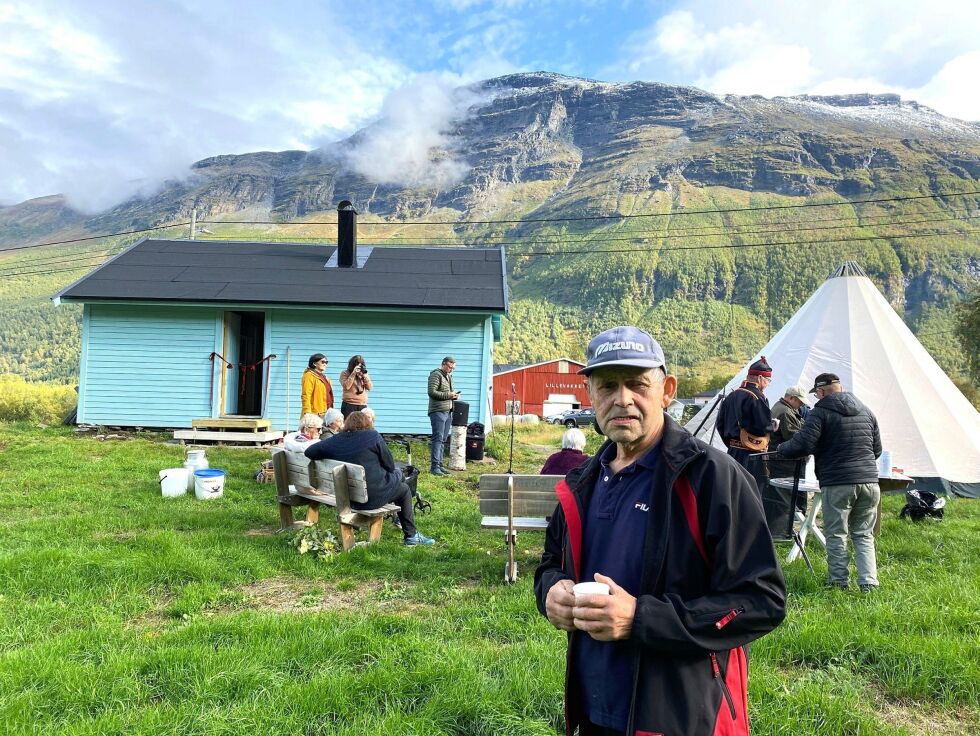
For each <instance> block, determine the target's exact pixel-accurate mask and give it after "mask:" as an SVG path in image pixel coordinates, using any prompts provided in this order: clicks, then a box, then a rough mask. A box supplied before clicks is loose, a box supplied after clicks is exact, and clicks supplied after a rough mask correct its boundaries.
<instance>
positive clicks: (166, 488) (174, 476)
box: [160, 468, 188, 498]
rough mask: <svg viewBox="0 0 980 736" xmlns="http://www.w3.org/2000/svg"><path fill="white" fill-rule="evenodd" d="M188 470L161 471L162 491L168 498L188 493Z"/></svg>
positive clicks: (169, 469) (171, 469)
mask: <svg viewBox="0 0 980 736" xmlns="http://www.w3.org/2000/svg"><path fill="white" fill-rule="evenodd" d="M187 475H188V473H187V468H167V469H166V470H161V471H160V490H161V491H162V492H163V495H164V496H166V497H167V498H173V497H174V496H183V495H184V494H185V493H187Z"/></svg>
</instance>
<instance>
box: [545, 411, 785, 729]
mask: <svg viewBox="0 0 980 736" xmlns="http://www.w3.org/2000/svg"><path fill="white" fill-rule="evenodd" d="M661 447H662V460H663V461H662V462H660V463H658V464H657V469H656V471H655V474H654V479H653V488H652V491H651V496H650V497H651V509H650V513H649V514H648V519H649V526H648V527H647V535H646V543H645V547H644V549H643V559H644V564H643V584H642V587H643V590H644V591H645V592H644V593H643V594H642V595H640V596H639V597H638V598H637V605H636V614H635V617H634V619H633V629H632V634H631V636H630V643H631V644H632V646H633V650H634V653H635V669H634V673H635V674H634V678H633V682H632V683H626V686H627V687H631V690H629V691H627V692H626V693H625V694H624V697H629V698H630V703H631V705H630V713H631V715H630V723H631V729H632V732H634V733H638V732H642V731H649V732H653V733H665V734H675V735H678V736H679V735H681V734H692V735H694V734H696V735H697V736H704V735H705V734H714V733H726V734H728V733H733V734H742V733H746V734H747V733H748V722H747V713H746V707H747V696H746V687H747V659H746V655H745V650H744V646H745V645H746V644H748V643H749V642H750V641H752V640H754V639H757V638H759V637H760V636H762V635H763V634H765V633H767V632H769V631H771V630H772V629H774V628H775V627H776V626H778V625H779V623H780V622H781V621H782V620H783V617H784V616H785V604H786V587H785V583H784V582H783V575H782V572H781V571H780V569H779V564H778V563H777V561H776V553H775V550H774V549H773V545H772V538H771V537H770V535H769V529H768V527H767V526H766V520H765V515H764V514H763V511H762V503H761V501H760V500H759V494H758V491H757V490H756V485H755V482H754V481H753V480H752V478H751V477H750V476H749V475H748V473H746V472H745V469H744V468H742V467H741V466H740V465H739V464H738V463H736V462H735V461H734V460H732V459H731V458H730V457H728V456H727V455H726V454H724V453H722V452H719V451H718V450H715V449H714V448H710V447H708V446H707V445H705V444H704V443H703V442H701V441H699V440H696V439H694V438H693V437H692V436H691V435H690V434H688V433H687V432H686V431H685V430H684V429H682V428H681V427H680V426H679V425H678V424H677V423H676V422H674V421H673V420H672V419H670V418H669V417H667V416H666V415H665V427H664V435H663V439H662V443H661ZM601 454H602V450H601V449H600V450H599V451H598V452H597V453H596V454H595V456H594V457H593V458H592V459H591V460H590V461H589V462H588V463H587V464H586V465H584V466H581V467H579V468H576V469H575V470H573V471H571V472H570V473H569V474H568V475H567V476H566V478H565V480H564V481H563V482H561V483H559V486H558V488H557V489H556V490H557V491H558V494H559V501H560V503H559V506H558V508H557V509H556V511H555V513H554V515H553V516H552V517H551V521H550V522H549V524H548V532H547V536H546V538H545V549H544V554H543V556H542V558H541V564H540V565H539V566H538V569H537V571H536V572H535V576H534V592H535V596H536V598H537V604H538V610H539V611H541V613H542V614H544V613H545V600H546V599H547V596H548V591H549V590H550V589H551V587H552V586H553V585H555V583H557V582H558V581H559V580H563V579H570V580H573V581H578V575H579V573H578V560H579V559H580V556H581V545H582V540H583V539H584V531H583V529H582V523H583V521H584V519H585V518H586V510H587V509H588V505H589V501H590V499H591V496H592V491H593V488H594V486H595V480H596V477H597V476H598V473H599V469H600V464H599V456H600V455H601ZM578 636H587V634H581V633H578V632H573V633H571V634H569V637H568V653H567V659H566V674H565V721H566V730H567V732H568V733H572V732H573V731H574V729H575V727H576V726H577V725H578V724H579V723H580V722H581V719H582V713H581V705H580V702H581V698H580V697H579V695H578V693H577V692H575V691H573V689H574V687H575V685H574V683H575V682H576V678H574V677H572V673H570V672H569V671H568V670H569V669H570V668H571V666H572V662H574V659H573V655H572V652H573V649H574V647H575V642H576V637H578Z"/></svg>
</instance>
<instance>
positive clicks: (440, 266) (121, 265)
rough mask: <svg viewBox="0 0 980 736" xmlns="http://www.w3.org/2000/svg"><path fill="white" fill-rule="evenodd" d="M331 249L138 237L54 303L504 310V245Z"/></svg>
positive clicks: (69, 288)
mask: <svg viewBox="0 0 980 736" xmlns="http://www.w3.org/2000/svg"><path fill="white" fill-rule="evenodd" d="M336 250H337V246H336V245H312V244H307V243H255V242H215V241H206V240H142V241H140V242H139V243H137V244H136V245H134V246H133V247H132V248H130V249H129V250H127V251H126V252H124V253H121V254H120V255H118V256H116V257H115V258H113V259H112V260H110V261H108V262H106V263H104V264H103V265H102V266H100V267H99V268H97V269H96V270H94V271H92V273H90V274H88V275H87V276H85V277H84V278H82V279H81V280H80V281H77V282H76V283H74V284H72V285H71V286H69V287H68V288H66V289H65V290H64V291H62V292H61V293H59V294H58V297H60V298H62V299H66V300H74V301H82V302H84V301H93V300H97V299H98V300H101V299H112V300H139V301H167V302H174V301H194V302H235V303H241V302H247V303H263V304H307V305H320V306H365V307H368V306H376V307H423V308H424V307H429V308H433V309H473V310H485V311H505V310H506V309H507V286H506V281H505V278H506V275H505V269H506V265H505V262H504V253H503V249H501V248H443V247H434V246H433V247H417V248H405V247H398V246H387V247H386V246H374V247H373V248H370V249H369V248H366V247H364V246H360V247H359V249H358V255H359V256H360V258H359V261H360V260H363V267H361V268H337V267H336V266H335V265H334V266H331V267H329V268H324V266H325V264H326V263H327V262H328V260H330V258H331V256H333V255H334V254H335V253H336ZM368 250H370V253H369V254H368V257H367V258H366V259H364V255H365V254H366V251H368ZM334 263H336V258H335V259H334Z"/></svg>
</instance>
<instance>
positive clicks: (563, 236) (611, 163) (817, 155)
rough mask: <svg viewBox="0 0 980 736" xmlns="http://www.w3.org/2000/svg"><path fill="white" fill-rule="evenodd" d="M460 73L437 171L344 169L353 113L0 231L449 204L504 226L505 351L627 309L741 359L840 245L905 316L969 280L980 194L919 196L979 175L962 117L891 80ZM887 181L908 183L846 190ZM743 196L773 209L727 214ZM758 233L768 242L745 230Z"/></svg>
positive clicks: (976, 273) (439, 215) (50, 201)
mask: <svg viewBox="0 0 980 736" xmlns="http://www.w3.org/2000/svg"><path fill="white" fill-rule="evenodd" d="M465 92H466V95H467V99H469V100H476V101H475V102H473V103H472V104H470V105H469V107H468V108H467V109H466V110H465V111H461V113H460V115H459V116H458V117H457V119H455V120H451V121H448V122H446V123H445V125H444V136H443V141H444V145H443V146H441V147H440V148H438V149H437V150H432V151H431V152H430V155H431V157H432V158H433V160H437V161H438V160H451V161H452V162H454V164H455V170H458V171H459V175H458V176H457V177H455V178H454V179H452V180H451V181H449V182H448V183H447V182H443V183H442V184H439V185H436V184H417V183H416V184H405V183H392V182H387V183H385V182H378V181H372V180H370V179H369V178H367V177H366V176H364V175H363V174H361V173H359V172H358V171H357V169H356V167H355V166H354V165H352V163H351V157H350V155H349V153H350V151H352V150H355V149H357V147H358V146H360V145H361V144H362V143H363V141H364V140H365V139H366V138H367V137H370V136H371V135H374V134H375V133H376V131H375V130H374V129H373V128H368V129H365V130H363V131H360V132H358V133H357V134H355V135H354V136H352V137H351V138H349V139H347V140H345V141H340V142H338V143H336V144H332V145H330V146H328V147H325V148H323V149H320V150H317V151H310V152H302V151H285V152H280V153H270V152H262V153H251V154H244V155H235V156H231V155H229V156H216V157H214V158H209V159H205V160H203V161H199V162H197V163H196V164H194V165H193V167H192V168H191V170H190V172H189V174H188V176H187V177H186V178H184V179H183V180H181V181H179V182H171V183H168V184H167V185H166V186H164V187H163V188H162V189H160V190H159V191H158V192H157V193H156V194H155V195H153V196H151V197H149V198H145V199H133V200H130V201H128V202H124V203H122V204H120V205H119V206H117V207H114V208H113V209H111V210H109V211H107V212H103V213H100V214H98V215H96V216H94V217H83V216H81V215H79V214H78V213H75V212H72V211H71V210H69V209H68V208H66V206H65V204H64V202H63V201H61V200H60V199H58V198H45V200H33V201H32V202H30V203H24V204H21V205H17V206H16V207H8V208H0V248H2V247H3V245H4V244H6V245H8V246H9V245H11V244H14V243H16V242H18V241H19V242H23V241H24V239H25V238H31V239H34V240H38V239H42V238H50V237H51V236H53V235H55V234H58V233H63V232H67V231H69V230H71V231H73V232H74V231H79V230H84V231H89V232H96V233H103V232H114V231H122V230H130V229H137V228H142V227H151V226H156V225H160V224H166V223H168V222H181V221H186V220H189V219H190V216H191V212H192V211H193V210H195V209H196V211H197V217H198V219H199V220H222V219H225V220H273V221H277V222H282V221H296V220H303V219H307V220H324V219H331V218H332V214H331V213H332V212H333V211H335V209H336V205H337V203H338V202H339V201H340V200H344V199H349V200H351V201H352V202H353V203H354V205H355V207H356V208H357V209H358V211H359V212H360V213H361V217H362V222H367V221H369V220H374V221H377V220H381V221H384V222H386V223H389V224H391V225H392V228H394V227H396V226H397V225H399V224H403V223H405V222H411V221H413V220H424V221H426V222H443V223H447V225H446V226H445V227H444V228H443V229H442V230H440V231H438V234H437V235H435V236H434V237H438V238H445V239H446V240H442V241H435V240H434V241H433V242H451V241H452V240H453V239H455V242H461V243H472V244H480V245H485V244H490V243H494V242H503V243H508V244H510V245H508V246H507V247H508V262H509V263H510V265H511V266H512V287H513V294H514V297H515V302H514V305H515V314H516V315H517V316H518V317H519V318H520V319H522V320H524V322H523V323H522V324H527V321H526V320H527V319H532V318H533V320H537V321H536V322H535V325H536V327H535V329H536V330H537V333H536V334H537V337H536V338H535V339H534V340H533V341H532V343H533V344H531V343H528V342H527V340H526V339H525V338H521V337H518V336H517V335H516V333H512V334H510V336H509V337H508V338H507V339H505V343H504V345H503V346H502V348H501V352H502V355H501V356H499V357H501V358H502V359H504V360H515V361H519V360H534V359H538V358H540V357H548V356H550V355H556V354H560V353H562V352H566V353H571V354H576V353H577V354H581V350H582V338H581V336H580V333H581V332H582V331H587V330H590V329H592V328H593V327H595V326H599V325H603V324H609V323H610V322H612V321H614V320H627V319H628V320H632V321H634V322H638V323H642V324H648V325H651V326H656V327H658V329H659V331H660V332H661V333H664V327H663V325H664V323H665V321H670V322H671V324H673V320H681V321H683V327H682V328H681V327H679V328H677V329H676V330H675V329H674V328H673V327H671V328H670V329H667V330H666V334H667V337H666V338H665V340H666V342H667V343H668V344H669V347H670V348H672V349H673V350H674V351H676V353H677V355H678V358H677V362H679V363H681V364H685V363H687V364H691V365H701V364H703V363H705V362H710V361H712V360H714V359H722V360H728V361H737V360H741V359H742V357H743V356H745V355H747V354H749V353H751V352H752V351H753V350H754V349H756V348H757V347H758V345H761V344H763V343H764V342H765V337H766V334H765V333H766V332H767V331H771V330H773V329H778V327H779V326H780V325H781V324H782V322H783V321H785V320H786V319H787V318H788V317H789V315H791V314H792V312H793V311H795V309H796V308H797V307H798V306H799V305H800V304H801V303H802V301H803V300H805V299H806V298H807V297H808V296H809V294H810V293H812V291H813V290H814V289H815V288H816V287H817V286H818V285H819V283H820V282H821V281H822V280H823V278H825V277H826V275H827V274H828V273H829V272H830V271H832V270H833V268H834V266H836V265H837V263H838V262H839V261H840V260H842V259H844V258H854V259H856V260H858V261H859V262H861V263H862V265H863V266H864V267H865V269H866V270H867V271H868V272H869V275H871V276H872V278H874V279H875V280H876V281H877V282H878V283H879V285H880V286H881V288H882V289H883V291H884V293H885V294H886V296H887V297H888V298H889V300H890V301H891V302H892V304H893V305H895V307H896V309H898V310H899V311H901V312H904V313H905V315H906V317H907V318H908V319H910V320H911V321H912V322H915V321H916V320H917V319H920V318H921V319H923V320H925V319H926V318H927V317H928V319H929V320H932V321H934V322H937V323H941V321H942V319H945V316H946V312H942V310H945V309H947V308H948V307H949V306H950V305H951V304H953V303H954V302H955V301H956V300H957V299H958V298H960V297H961V296H962V294H963V293H964V292H965V291H966V290H967V289H969V288H971V287H972V286H973V285H975V284H976V282H977V279H978V277H980V239H978V237H977V235H976V234H973V232H972V231H973V230H974V229H975V228H972V227H970V224H971V223H973V222H976V220H975V219H972V220H971V219H970V218H971V217H974V218H975V217H976V216H977V213H978V208H980V196H978V195H976V194H973V195H970V196H965V197H956V198H928V197H929V196H930V195H936V194H940V193H947V192H975V191H976V190H980V186H978V183H980V182H978V179H980V126H978V125H977V124H974V123H968V122H962V121H958V120H953V119H950V118H946V117H943V116H942V115H939V114H938V113H936V112H935V111H933V110H931V109H929V108H927V107H924V106H921V105H918V104H916V103H914V102H907V101H902V100H901V99H900V98H898V97H897V96H895V95H868V94H865V95H840V96H828V97H812V96H799V97H785V98H782V97H780V98H774V99H766V98H763V97H758V96H752V97H740V96H734V95H724V96H719V95H714V94H709V93H707V92H704V91H701V90H698V89H694V88H689V87H677V86H671V85H665V84H657V83H648V82H634V83H630V84H612V83H605V82H599V81H593V80H586V79H577V78H571V77H565V76H561V75H557V74H551V73H545V72H538V73H525V74H512V75H508V76H504V77H499V78H496V79H491V80H487V81H485V82H482V83H479V84H476V85H473V86H472V87H470V88H468V89H467V90H465ZM892 197H897V198H907V197H920V199H912V200H906V199H902V200H900V201H896V202H892V203H889V204H880V205H874V204H867V205H860V204H853V205H847V204H846V202H845V200H865V199H889V198H892ZM922 197H925V198H922ZM827 203H835V205H834V207H832V208H824V206H825V205H826V204H827ZM840 203H845V206H841V205H840ZM798 204H809V205H817V206H816V207H814V208H813V209H807V208H795V209H794V208H792V205H798ZM787 206H789V208H788V209H785V210H781V209H779V208H782V207H787ZM759 207H762V208H767V207H769V208H776V209H772V210H765V209H763V210H762V211H760V212H758V213H751V212H748V213H746V212H743V211H744V210H746V209H749V208H752V209H757V208H759ZM719 210H721V211H720V212H719ZM317 213H320V214H319V216H318V217H314V215H317ZM623 216H626V217H623ZM589 218H592V219H589ZM505 220H507V221H511V222H499V223H496V222H494V221H505ZM516 220H520V222H513V221H516ZM468 221H474V222H480V223H483V224H473V225H470V224H467V223H468ZM207 227H208V228H209V229H211V230H216V229H217V228H220V227H221V226H220V224H219V225H215V224H213V223H210V224H208V226H207ZM237 232H238V233H239V234H240V233H241V231H240V230H239V231H237ZM268 232H269V231H268V230H266V231H262V232H256V233H255V234H254V237H256V238H263V237H267V236H268ZM294 232H296V231H295V230H290V229H282V230H280V231H278V232H277V233H276V234H277V236H278V237H284V238H285V237H289V235H290V234H291V233H294ZM319 232H320V233H325V232H326V231H322V230H321V231H319ZM380 232H382V231H381V230H372V231H371V234H372V235H375V234H376V233H380ZM391 232H394V230H391ZM432 232H435V231H432ZM936 232H943V233H946V234H944V235H943V236H941V237H937V236H936V235H935V233H936ZM917 233H921V235H922V238H921V239H918V238H912V237H909V236H910V235H915V234H917ZM322 236H323V237H324V239H325V240H328V241H329V240H332V238H333V235H332V233H330V234H323V235H322ZM362 237H363V236H362ZM381 237H385V236H381ZM849 238H850V240H849ZM772 241H775V242H776V243H777V244H778V243H782V245H778V246H772V247H762V246H765V245H767V243H769V242H772ZM755 246H759V247H755ZM791 246H796V247H791ZM555 250H566V251H573V253H572V254H571V255H565V256H563V257H556V256H555V254H554V253H553V251H555ZM544 251H547V252H544ZM692 305H696V306H692ZM692 309H693V310H694V312H692V311H691V310H692ZM936 310H940V311H938V312H937V311H936ZM921 324H922V325H924V324H925V322H922V323H921ZM929 324H930V325H931V324H932V322H929ZM920 326H921V325H920ZM930 329H931V327H930ZM694 338H698V339H700V340H703V341H707V343H708V344H706V345H705V344H698V345H696V346H694V345H693V343H692V340H693V339H694ZM522 340H523V342H522ZM756 343H758V345H756ZM950 360H953V359H952V358H951V359H950ZM954 362H955V361H954Z"/></svg>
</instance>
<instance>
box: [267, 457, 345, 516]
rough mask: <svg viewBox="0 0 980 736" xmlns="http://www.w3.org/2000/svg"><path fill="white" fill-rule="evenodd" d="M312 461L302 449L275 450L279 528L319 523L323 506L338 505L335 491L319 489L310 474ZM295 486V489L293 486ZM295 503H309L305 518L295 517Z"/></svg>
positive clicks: (303, 504) (302, 504) (273, 464)
mask: <svg viewBox="0 0 980 736" xmlns="http://www.w3.org/2000/svg"><path fill="white" fill-rule="evenodd" d="M310 467H311V466H310V461H309V459H307V457H306V455H304V454H303V453H301V452H290V451H288V450H280V451H279V452H274V453H272V469H273V471H274V473H275V476H276V501H277V502H278V504H279V522H280V527H279V528H280V530H285V529H297V528H299V527H301V526H305V525H308V524H316V523H317V521H318V520H319V519H320V506H321V505H326V506H336V505H337V500H336V498H335V497H334V496H333V495H329V496H328V495H326V494H321V493H319V492H318V491H317V487H316V485H317V484H316V480H315V478H313V477H312V476H311V474H310ZM290 486H292V490H290ZM294 506H308V507H309V508H308V510H307V512H306V521H296V520H295V518H294V517H293V507H294Z"/></svg>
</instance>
